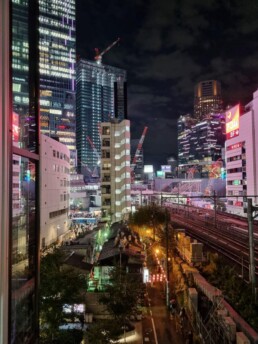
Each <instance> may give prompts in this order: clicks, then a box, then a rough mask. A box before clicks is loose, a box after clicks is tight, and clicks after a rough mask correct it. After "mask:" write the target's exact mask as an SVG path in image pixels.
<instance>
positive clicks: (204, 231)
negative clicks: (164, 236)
mask: <svg viewBox="0 0 258 344" xmlns="http://www.w3.org/2000/svg"><path fill="white" fill-rule="evenodd" d="M171 221H172V222H174V223H176V224H178V225H180V226H181V227H182V228H185V229H186V231H187V233H188V234H189V235H190V236H191V237H193V238H195V239H197V240H198V241H200V242H202V243H203V244H204V245H206V246H207V247H210V248H211V249H213V250H215V251H216V252H218V253H220V254H222V255H223V256H224V257H226V258H227V259H229V260H230V261H231V262H232V263H233V264H235V265H237V267H238V268H240V269H241V271H243V273H244V277H246V278H247V279H248V276H249V246H248V231H247V229H246V230H245V229H243V228H241V230H244V232H241V231H240V233H238V232H236V231H235V232H234V231H232V227H231V224H230V226H229V225H226V224H225V222H224V221H223V222H222V221H221V224H220V221H218V222H217V226H216V227H215V226H214V224H211V223H210V222H208V221H203V220H202V219H200V218H198V217H196V218H195V217H192V218H191V216H190V218H187V217H185V214H180V213H179V214H178V213H177V214H176V213H174V212H172V214H171ZM255 266H256V271H255V274H256V276H258V247H257V246H256V247H255Z"/></svg>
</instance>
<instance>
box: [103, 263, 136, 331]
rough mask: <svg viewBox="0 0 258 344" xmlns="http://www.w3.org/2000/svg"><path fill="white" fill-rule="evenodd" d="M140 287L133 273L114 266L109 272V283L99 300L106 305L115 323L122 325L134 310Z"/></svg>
mask: <svg viewBox="0 0 258 344" xmlns="http://www.w3.org/2000/svg"><path fill="white" fill-rule="evenodd" d="M141 289H142V286H141V283H140V280H138V279H136V276H135V274H130V273H126V271H125V270H123V269H122V268H120V267H114V268H113V269H112V270H111V272H110V284H109V285H108V286H107V288H106V293H105V294H104V295H103V296H102V297H101V298H100V300H99V301H100V303H102V304H104V305H105V306H106V308H107V311H108V312H109V313H110V314H111V315H112V317H113V318H115V319H116V321H117V323H118V324H121V325H122V324H123V323H124V322H125V320H126V319H129V317H130V315H132V314H133V313H134V312H135V310H136V307H137V303H138V299H139V297H140V294H141Z"/></svg>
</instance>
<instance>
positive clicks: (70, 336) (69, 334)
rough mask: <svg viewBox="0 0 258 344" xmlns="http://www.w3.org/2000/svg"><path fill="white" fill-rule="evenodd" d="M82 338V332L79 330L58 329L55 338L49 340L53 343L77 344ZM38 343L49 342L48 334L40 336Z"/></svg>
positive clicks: (46, 343) (45, 343)
mask: <svg viewBox="0 0 258 344" xmlns="http://www.w3.org/2000/svg"><path fill="white" fill-rule="evenodd" d="M82 339H83V333H82V331H80V330H67V331H60V332H59V333H58V334H57V335H56V337H55V339H53V340H52V341H51V342H52V343H53V344H79V343H81V341H82ZM40 344H49V337H48V336H46V335H45V336H41V337H40Z"/></svg>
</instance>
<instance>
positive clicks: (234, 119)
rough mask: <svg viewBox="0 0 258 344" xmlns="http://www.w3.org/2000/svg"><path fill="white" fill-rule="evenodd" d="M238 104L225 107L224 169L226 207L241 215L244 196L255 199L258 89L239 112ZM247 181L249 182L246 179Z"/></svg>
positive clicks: (257, 178)
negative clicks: (226, 117) (228, 108)
mask: <svg viewBox="0 0 258 344" xmlns="http://www.w3.org/2000/svg"><path fill="white" fill-rule="evenodd" d="M239 111H240V110H239V106H236V107H234V108H232V109H230V110H228V111H227V113H226V114H228V117H230V116H231V117H230V118H228V121H227V123H226V126H227V141H226V143H225V146H226V147H225V150H226V153H225V158H226V171H227V186H226V187H227V196H229V197H228V202H227V211H228V212H231V213H235V214H239V215H242V216H244V215H245V213H244V208H245V207H246V206H247V205H246V198H244V197H245V196H247V197H248V196H253V197H252V198H253V203H254V204H257V203H258V197H257V195H258V193H257V192H258V184H257V180H258V174H257V173H258V172H257V171H258V159H257V147H258V137H257V131H258V120H257V116H258V90H257V91H256V92H254V94H253V100H252V101H251V102H250V103H249V104H247V105H246V107H245V112H244V113H243V114H241V113H239ZM247 181H248V182H247Z"/></svg>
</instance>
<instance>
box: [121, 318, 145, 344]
mask: <svg viewBox="0 0 258 344" xmlns="http://www.w3.org/2000/svg"><path fill="white" fill-rule="evenodd" d="M133 325H134V326H135V331H134V333H133V334H132V335H127V336H126V339H124V338H121V339H120V340H119V342H118V343H125V340H126V343H130V344H142V343H143V341H142V322H141V321H137V322H134V323H133Z"/></svg>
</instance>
